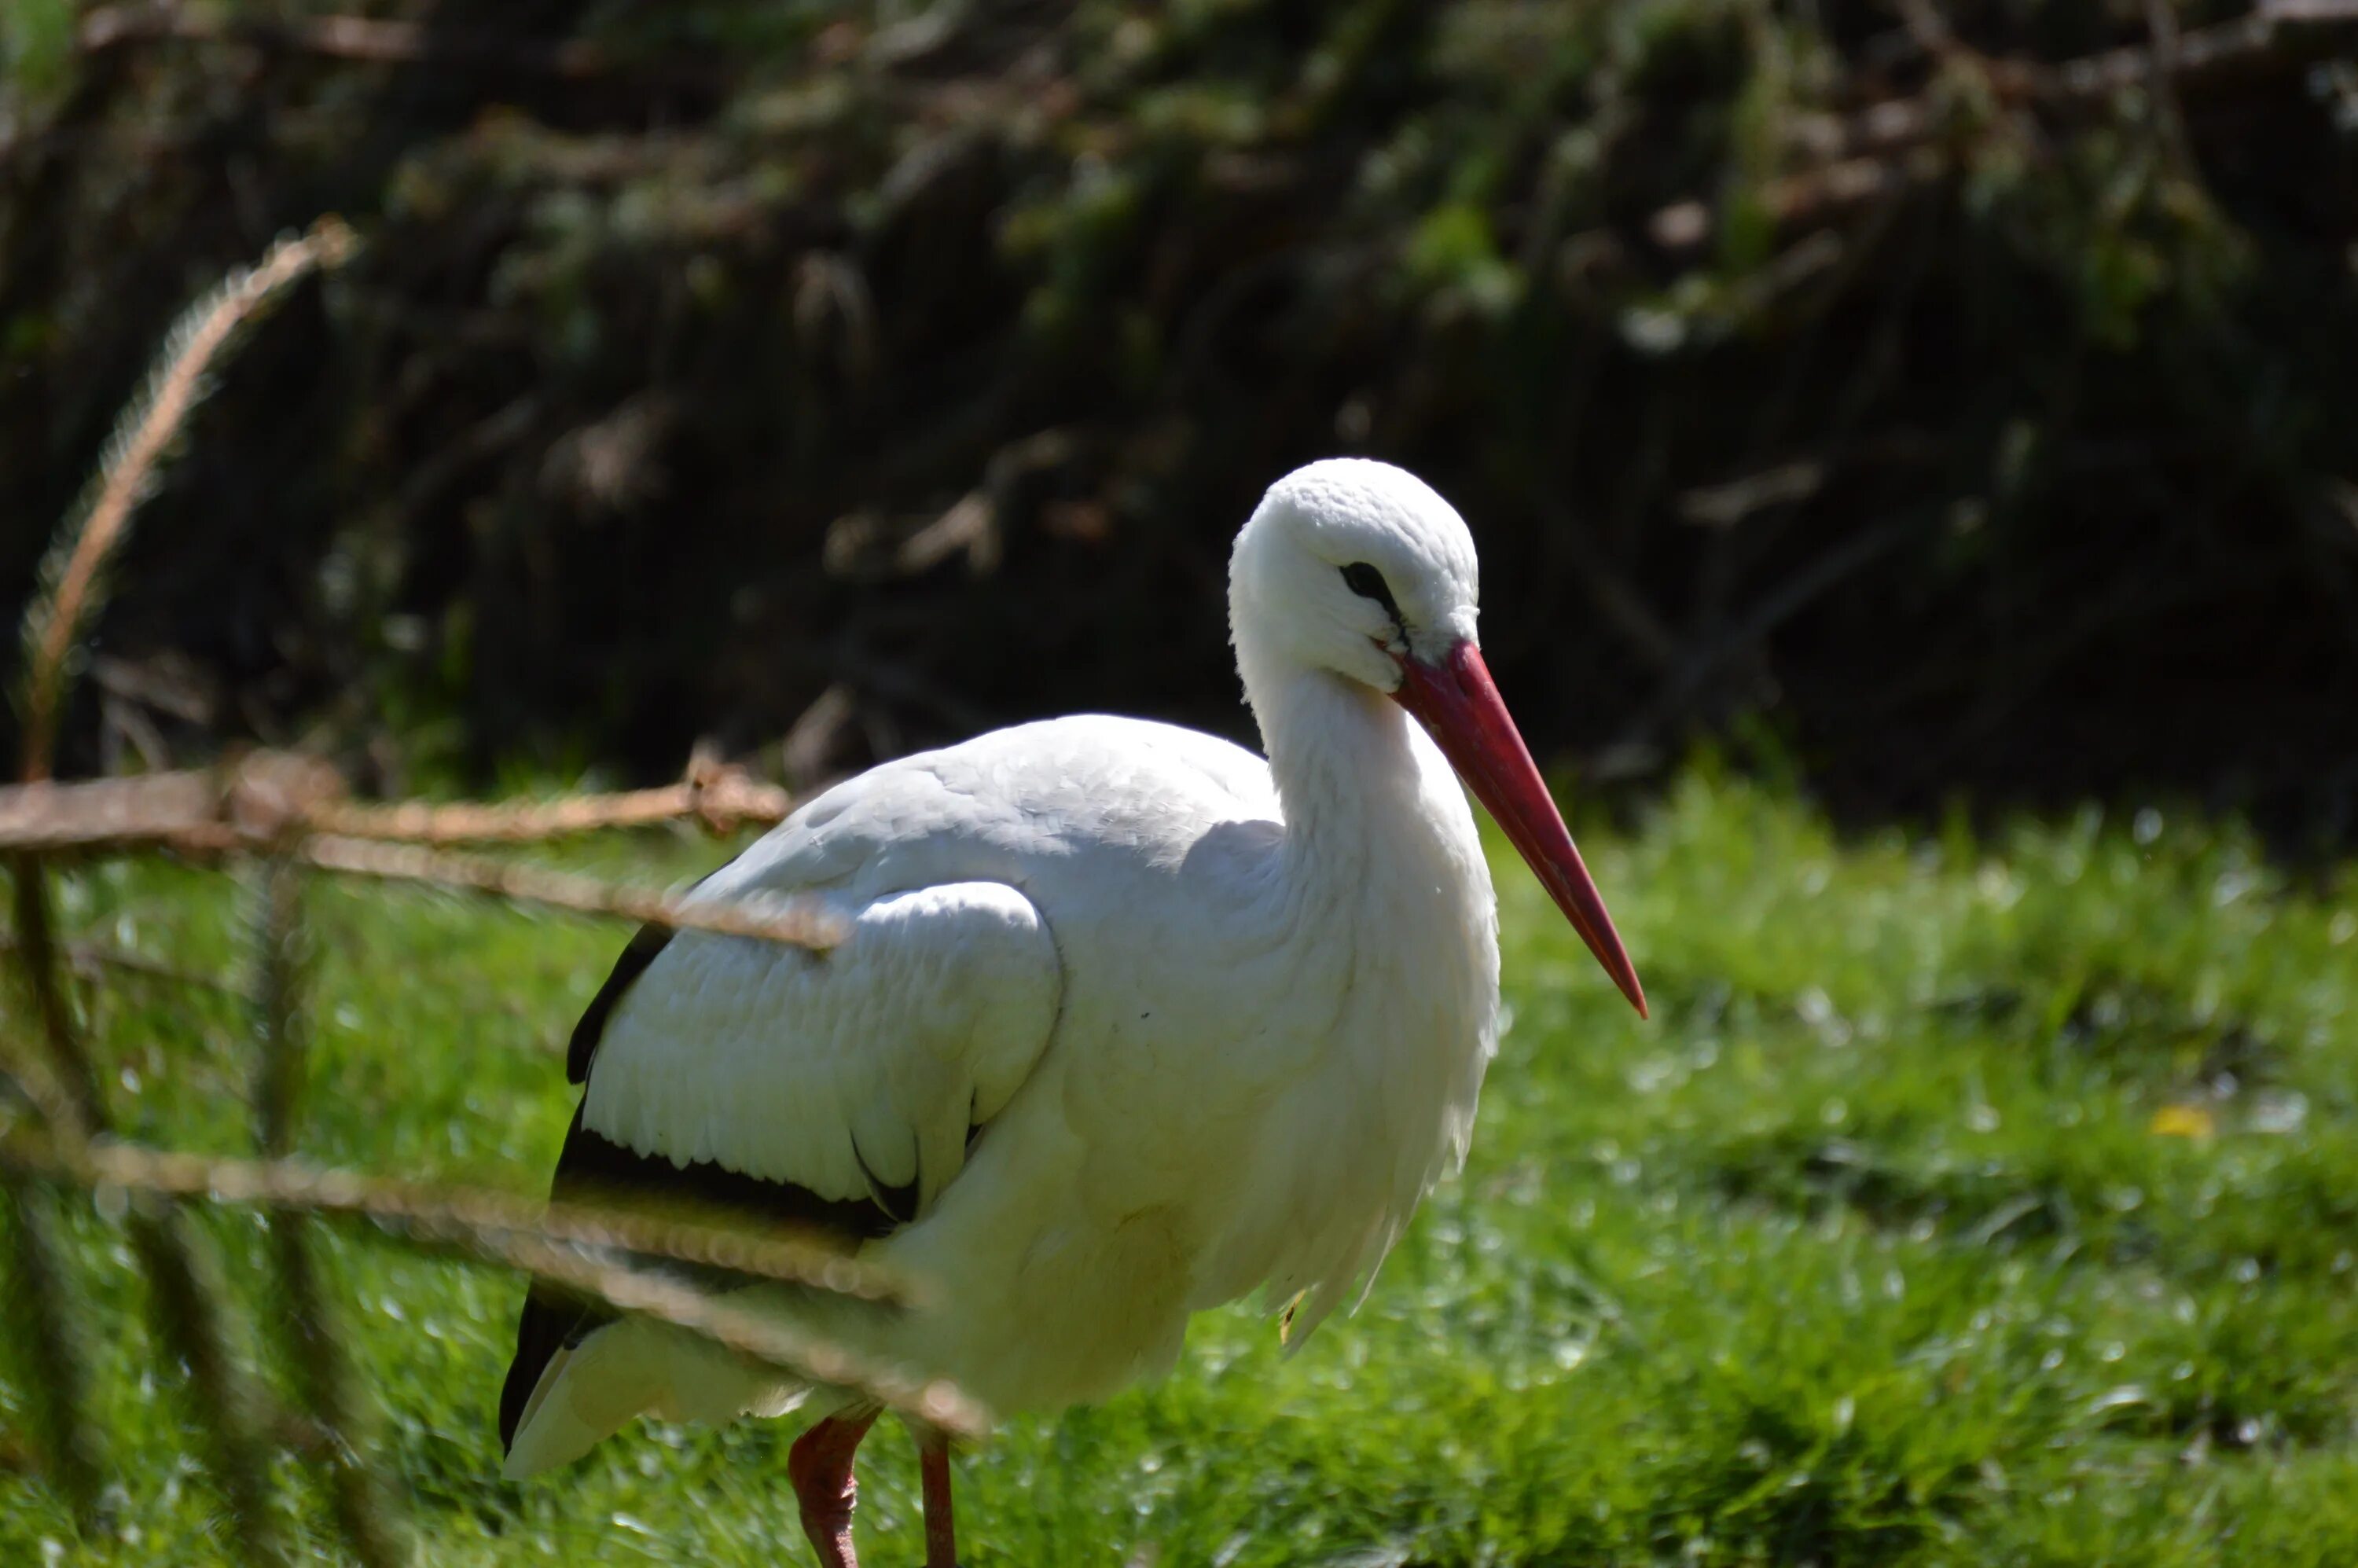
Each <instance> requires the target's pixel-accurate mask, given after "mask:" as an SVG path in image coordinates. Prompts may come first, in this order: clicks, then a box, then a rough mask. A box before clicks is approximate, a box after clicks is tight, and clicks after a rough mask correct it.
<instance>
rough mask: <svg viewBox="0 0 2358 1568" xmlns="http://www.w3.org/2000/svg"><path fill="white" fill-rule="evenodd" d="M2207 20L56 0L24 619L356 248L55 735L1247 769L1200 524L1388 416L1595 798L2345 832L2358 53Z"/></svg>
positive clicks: (371, 772) (820, 768) (415, 764)
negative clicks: (954, 757)
mask: <svg viewBox="0 0 2358 1568" xmlns="http://www.w3.org/2000/svg"><path fill="white" fill-rule="evenodd" d="M2173 3H2174V0H2154V3H2152V4H2125V5H2112V4H2089V3H2070V4H2067V3H2064V0H2006V3H2003V4H1987V3H1981V0H1973V3H1968V4H1963V5H1954V6H1949V7H1945V8H1943V9H1942V10H1941V11H1940V12H1939V13H1938V14H1937V15H1936V14H1935V13H1934V11H1933V10H1932V9H1931V8H1930V7H1929V6H1926V5H1920V4H1914V3H1912V0H1911V3H1910V4H1909V5H1900V6H1893V5H1885V4H1880V3H1876V4H1862V3H1855V0H1818V3H1815V4H1809V3H1785V0H1611V3H1604V0H1600V3H1598V4H1595V5H1562V4H1555V3H1552V0H1527V3H1512V0H1472V3H1468V4H1462V5H1448V6H1442V5H1418V4H1408V3H1402V0H1336V3H1332V4H1308V3H1282V0H1271V3H1263V4H1249V3H1243V0H1192V3H1185V4H1172V5H1126V4H1115V3H1112V0H1083V3H1081V4H1077V5H1039V4H1021V3H1016V4H982V3H974V4H959V3H957V0H943V3H939V4H936V5H930V6H921V5H914V4H910V5H883V4H878V5H851V6H838V5H817V4H799V3H794V0H761V3H752V0H742V3H741V0H692V3H680V0H664V3H660V4H658V3H655V0H602V3H596V4H578V3H566V0H529V3H517V4H509V5H500V6H479V5H456V4H442V5H435V4H425V3H419V0H406V3H399V4H386V5H357V4H353V5H349V6H330V5H291V4H289V5H262V4H251V5H249V4H240V5H225V6H216V7H212V8H211V9H205V10H199V9H198V8H196V7H192V6H189V7H183V6H171V5H165V6H158V7H139V6H127V7H112V6H110V7H100V8H96V9H92V8H88V7H82V8H77V7H74V6H72V5H69V4H66V3H65V0H19V3H18V5H17V6H16V11H15V13H14V16H15V23H16V26H15V27H14V30H13V32H14V36H13V38H12V39H11V42H10V47H11V49H12V57H11V59H10V61H9V66H8V71H9V75H8V78H7V83H8V84H7V87H6V90H5V91H6V98H5V116H0V518H5V535H0V580H5V590H6V591H7V592H8V593H9V594H10V595H12V596H14V597H15V598H16V599H19V600H20V599H21V598H22V596H23V595H24V593H25V592H26V591H27V589H28V587H29V584H30V582H31V579H32V571H33V567H34V563H35V561H36V560H37V558H38V554H39V552H40V549H41V547H42V546H43V543H44V541H45V539H46V537H47V535H48V532H49V527H50V526H51V524H52V523H53V521H54V520H55V519H56V518H57V517H58V516H59V514H60V513H62V512H63V511H64V510H65V509H66V507H67V506H68V504H69V503H70V500H71V498H72V496H73V495H74V493H75V492H76V491H77V490H78V489H79V487H80V486H81V483H82V481H83V478H84V476H85V474H86V473H87V471H88V470H89V469H90V467H91V465H92V461H93V460H94V456H95V454H96V452H97V450H98V449H99V446H100V444H101V442H102V440H103V436H104V433H105V431H106V428H107V426H108V422H109V420H110V419H111V417H112V416H113V414H114V409H115V408H116V407H117V406H118V405H119V404H120V403H121V402H122V400H123V399H124V396H125V395H127V393H128V392H129V391H130V390H131V389H132V388H133V387H134V385H135V384H136V382H137V379H138V376H139V374H140V372H141V369H142V367H143V365H144V364H145V362H146V359H147V356H148V354H149V353H150V351H152V349H153V347H154V345H155V342H156V340H157V335H158V334H159V332H160V331H161V330H163V329H164V327H165V326H166V325H167V324H168V321H169V320H170V319H171V317H172V315H173V314H174V312H175V311H176V310H177V309H178V308H179V307H180V305H181V304H182V303H183V302H184V301H185V300H186V299H188V298H189V297H191V296H192V295H194V294H195V293H197V292H199V291H200V290H201V289H202V288H203V287H205V286H207V285H208V284H209V283H210V282H211V280H212V279H213V278H214V277H216V276H219V274H220V273H221V272H222V271H223V270H224V269H225V268H226V267H228V266H230V265H235V264H238V263H241V262H243V261H245V260H248V259H250V258H251V257H252V256H253V255H254V254H257V253H258V252H259V251H260V250H261V249H262V248H263V247H264V245H265V243H267V242H268V240H269V239H270V237H271V236H272V235H273V234H275V233H276V232H280V231H282V230H284V229H287V228H288V227H294V226H300V225H302V224H304V223H306V222H309V221H310V220H311V219H312V218H313V217H314V216H315V215H316V214H318V213H319V212H321V211H338V212H341V213H342V214H343V215H344V216H345V217H346V218H348V219H349V220H350V221H351V222H352V223H353V224H354V225H355V226H356V227H357V228H358V229H359V230H360V231H361V232H362V234H363V236H364V237H365V238H366V240H367V242H368V248H367V250H366V252H365V253H364V254H363V255H362V257H361V259H360V260H359V261H357V262H356V263H354V264H353V265H352V266H351V267H349V268H347V269H346V270H345V271H344V272H342V273H341V274H340V275H339V276H336V277H335V278H333V279H332V280H330V282H328V283H326V284H324V285H319V286H313V287H308V288H307V289H306V291H305V292H304V293H303V294H302V295H301V296H300V297H297V299H296V300H295V301H294V302H292V304H291V305H290V306H289V308H287V309H285V310H283V311H281V312H280V313H279V314H278V316H277V317H276V318H275V319H273V320H272V321H271V322H270V323H269V324H268V325H267V327H266V328H265V330H263V331H262V332H261V334H260V335H259V337H258V338H257V339H256V341H254V343H253V344H252V345H251V347H250V348H249V349H248V350H247V351H246V352H245V353H244V354H243V356H242V357H241V358H240V359H239V360H238V361H237V362H235V363H234V364H233V367H232V368H231V370H230V371H229V373H227V375H226V376H225V378H224V380H223V383H222V386H221V387H220V389H219V391H218V393H217V395H215V396H214V398H213V399H212V401H211V403H210V404H209V405H208V406H206V407H205V408H204V409H203V410H202V411H201V412H200V416H199V417H198V420H197V422H196V427H195V429H194V432H193V435H192V438H191V442H190V446H189V451H188V454H187V456H186V457H185V459H184V460H182V461H181V462H179V463H178V465H177V466H176V467H175V468H174V469H173V470H170V473H169V475H168V480H167V481H166V484H165V488H164V489H163V491H162V492H160V493H159V494H158V495H157V498H156V500H155V501H154V502H153V503H151V504H150V506H149V508H148V510H147V511H146V513H145V514H143V516H142V519H141V522H140V525H139V533H138V535H137V537H136V539H135V542H134V544H133V546H132V548H131V550H130V553H129V555H128V557H127V558H126V561H125V563H124V591H123V592H122V593H121V594H120V596H119V597H118V599H117V600H116V601H115V603H114V606H113V607H112V608H111V610H110V611H109V612H108V617H107V619H106V620H105V622H103V625H102V627H101V629H100V637H99V639H98V642H97V644H96V650H97V659H96V664H95V667H94V670H93V674H94V675H95V676H96V677H97V678H96V679H94V680H92V681H91V682H88V683H85V686H84V687H83V690H84V693H85V697H84V699H83V706H82V708H81V709H80V710H78V711H77V713H76V714H75V715H74V724H73V726H72V728H71V730H70V748H69V761H70V763H72V764H73V765H74V767H75V768H76V769H78V770H84V769H91V768H96V767H99V766H102V765H121V764H122V763H123V762H124V760H125V759H138V758H140V757H142V756H143V755H144V756H146V758H147V759H148V760H150V761H156V760H160V759H162V758H164V757H167V756H168V757H170V758H172V759H174V760H181V759H183V758H185V757H186V756H187V755H188V754H189V753H190V752H200V751H201V750H202V749H204V748H205V747H206V746H209V745H211V744H213V743H216V742H217V741H219V740H221V739H222V738H224V737H238V736H248V735H251V736H259V737H262V738H265V739H268V740H273V741H290V740H296V741H307V742H308V743H312V744H316V745H320V746H323V747H326V748H328V749H329V750H330V751H331V752H333V753H334V754H336V755H338V756H339V757H340V758H341V759H342V760H344V761H345V762H348V763H350V764H352V766H354V767H355V768H356V769H357V770H359V771H360V772H361V773H362V776H363V777H364V778H366V779H369V780H371V781H372V782H373V783H375V784H379V785H381V786H384V787H405V786H408V785H412V784H418V783H421V782H424V783H433V782H436V781H445V782H464V783H481V782H482V780H483V779H484V777H485V776H486V775H492V774H497V773H501V772H503V771H504V770H509V769H523V770H527V771H545V770H547V769H551V768H558V769H564V768H572V767H578V766H580V765H583V764H586V763H598V764H605V765H608V766H610V767H611V770H612V771H614V772H617V773H625V774H631V775H655V774H664V773H671V772H673V771H675V770H676V767H677V765H678V762H679V759H680V758H681V756H682V755H683V754H684V753H685V752H686V750H687V747H688V745H689V743H690V742H691V741H693V740H695V739H696V738H698V737H699V736H710V737H712V738H714V739H716V740H718V741H720V742H721V743H722V744H724V745H725V746H726V747H728V748H730V749H731V750H735V751H748V750H752V749H754V748H756V747H769V746H771V745H772V744H773V743H774V742H776V741H779V739H780V738H781V737H786V738H787V739H786V746H785V753H786V754H785V755H784V758H783V759H780V758H779V757H778V756H777V754H776V753H775V752H772V753H771V757H772V760H773V763H776V764H778V765H783V766H784V768H785V770H786V771H787V772H788V773H790V774H792V775H795V776H796V777H798V778H809V777H815V776H818V775H820V774H824V773H829V772H833V771H838V770H840V769H842V768H845V767H849V766H853V765H857V764H858V763H860V762H863V761H865V760H866V759H867V758H869V757H870V756H872V755H875V754H878V753H886V752H896V751H900V750H904V749H907V748H909V747H913V746H915V745H919V744H923V743H927V742H931V741H939V740H944V739H948V738H955V737H957V736H959V735H962V734H965V733H968V732H971V731H972V730H976V729H978V728H980V727H982V726H985V725H988V724H991V723H995V722H1001V721H1005V720H1009V719H1020V718H1023V717H1027V716H1032V715H1037V714H1043V713H1048V712H1053V711H1057V710H1063V709H1068V708H1115V709H1120V710H1125V711H1131V712H1141V713H1149V714H1154V715H1159V716H1163V717H1169V718H1174V719H1183V720H1187V721H1192V722H1197V723H1202V724H1206V725H1208V726H1210V727H1213V728H1216V729H1220V730H1227V731H1228V732H1231V733H1240V732H1242V731H1243V730H1244V729H1245V718H1244V715H1243V714H1242V712H1241V711H1240V709H1239V708H1238V706H1237V704H1236V694H1235V685H1234V677H1233V675H1232V673H1231V671H1230V669H1229V666H1228V660H1227V655H1226V650H1225V646H1224V643H1225V626H1224V623H1223V616H1222V613H1221V592H1222V588H1223V581H1224V569H1225V555H1226V547H1227V544H1228V538H1229V536H1230V535H1231V533H1232V532H1233V530H1234V528H1235V526H1236V524H1238V521H1239V520H1240V519H1241V518H1242V517H1243V515H1244V514H1246V512H1248V511H1249V508H1250V507H1251V505H1252V503H1253V502H1254V500H1255V498H1256V497H1257V495H1258V493H1259V492H1260V489H1261V488H1262V487H1263V486H1265V485H1266V484H1267V483H1268V482H1269V481H1271V480H1272V479H1274V478H1275V477H1276V476H1277V475H1278V474H1280V473H1281V472H1282V471H1283V470H1286V469H1287V468H1288V467H1290V466H1292V465H1293V464H1294V463H1297V462H1299V461H1302V460H1305V459H1308V458H1312V457H1314V456H1320V455H1325V454H1328V453H1333V452H1364V453H1369V454H1374V455H1379V456H1383V457H1387V458H1390V459H1393V460H1398V461H1400V462H1402V463H1405V464H1407V465H1409V466H1411V467H1412V468H1414V469H1415V470H1418V471H1419V472H1421V473H1422V474H1423V475H1424V476H1425V477H1426V478H1427V479H1429V480H1431V481H1433V483H1434V484H1435V485H1436V486H1437V487H1439V488H1440V489H1441V490H1442V491H1443V492H1444V493H1445V494H1447V495H1449V496H1450V497H1451V498H1452V499H1453V500H1454V501H1455V503H1457V504H1458V506H1459V507H1460V509H1461V510H1462V511H1464V512H1465V514H1466V516H1467V517H1468V519H1469V520H1470V522H1471V523H1472V524H1473V526H1474V528H1475V532H1476V537H1477V538H1478V540H1479V541H1480V543H1481V546H1482V548H1483V552H1484V562H1485V565H1486V567H1487V573H1486V585H1485V586H1486V626H1487V643H1488V646H1489V649H1490V652H1491V654H1492V662H1493V665H1494V667H1496V668H1497V669H1498V673H1499V676H1500V679H1501V684H1502V685H1503V686H1504V687H1505V688H1506V690H1507V692H1508V695H1509V698H1510V699H1511V701H1512V702H1513V704H1514V706H1515V707H1516V708H1517V710H1518V712H1519V714H1520V717H1521V718H1522V719H1523V721H1524V723H1525V725H1526V728H1527V730H1529V731H1530V733H1531V737H1532V739H1533V741H1534V744H1535V745H1536V746H1538V747H1539V748H1540V749H1541V750H1542V751H1543V752H1554V753H1555V754H1557V755H1560V756H1562V757H1563V758H1565V759H1566V760H1568V761H1577V762H1580V763H1582V764H1583V765H1584V766H1585V770H1586V772H1587V773H1588V774H1589V775H1590V776H1591V777H1593V778H1600V779H1602V778H1617V777H1638V778H1643V777H1645V776H1647V775H1649V774H1650V773H1653V772H1655V771H1656V770H1659V769H1660V768H1661V767H1662V766H1664V765H1667V764H1668V763H1670V762H1674V761H1675V760H1676V759H1677V757H1678V756H1679V755H1680V754H1682V752H1683V751H1684V750H1685V749H1686V748H1687V747H1688V746H1689V745H1690V744H1692V743H1693V741H1694V739H1695V738H1696V737H1698V736H1709V735H1716V734H1725V733H1728V732H1730V731H1731V730H1734V731H1735V732H1736V733H1743V734H1752V735H1756V736H1757V735H1768V736H1772V737H1774V738H1775V739H1774V750H1775V751H1776V752H1778V753H1779V754H1781V755H1783V756H1787V757H1790V759H1792V760H1794V761H1795V762H1798V763H1799V765H1800V766H1801V768H1802V769H1803V771H1804V772H1805V773H1806V774H1807V775H1808V776H1810V777H1811V778H1812V779H1813V780H1814V781H1816V782H1817V784H1819V785H1820V786H1821V787H1822V788H1823V790H1824V791H1825V792H1826V793H1827V795H1829V796H1830V797H1831V798H1833V799H1834V800H1835V801H1837V802H1840V803H1844V804H1847V805H1851V806H1862V807H1867V808H1872V809H1877V810H1884V809H1898V810H1903V811H1915V810H1920V809H1924V808H1927V807H1931V806H1937V805H1938V804H1939V803H1941V802H1942V801H1943V800H1944V799H1946V798H1949V797H1950V796H1952V795H1953V794H1955V793H1957V792H1960V791H1972V792H1974V793H1975V794H1976V795H1978V796H1979V797H1980V798H1983V799H1985V800H1990V801H2006V800H2034V801H2037V800H2054V799H2059V798H2069V797H2071V796H2074V795H2081V794H2084V793H2091V792H2093V793H2096V794H2099V795H2119V794H2122V793H2125V792H2132V791H2136V792H2143V791H2151V790H2161V791H2165V792H2178V793H2190V794H2195V795H2201V796H2202V797H2204V798H2206V799H2207V800H2209V801H2210V802H2212V803H2213V804H2223V805H2227V806H2235V807H2239V808H2242V809H2246V810H2250V811H2253V812H2255V814H2257V815H2258V816H2260V817H2261V818H2262V819H2263V820H2265V821H2267V822H2269V823H2270V824H2271V825H2272V826H2277V827H2281V828H2284V829H2285V830H2287V831H2288V832H2292V833H2295V834H2297V835H2299V836H2301V837H2303V838H2310V839H2312V840H2313V839H2315V838H2318V837H2320V836H2321V837H2323V838H2331V839H2346V838H2347V836H2348V834H2349V833H2350V832H2351V831H2352V830H2353V827H2358V726H2353V722H2352V720H2351V718H2350V713H2351V706H2352V705H2351V695H2350V694H2351V693H2352V692H2353V690H2358V437H2353V431H2358V353H2353V345H2358V249H2353V245H2358V70H2353V66H2352V64H2351V61H2352V59H2353V58H2358V55H2353V41H2354V40H2353V34H2352V33H2351V32H2350V31H2348V30H2345V29H2343V28H2342V27H2340V26H2339V25H2338V24H2336V23H2335V22H2333V21H2332V20H2331V19H2330V18H2329V19H2326V20H2318V21H2300V22H2295V21H2287V22H2284V23H2281V24H2279V25H2276V26H2274V27H2264V26H2262V25H2261V24H2260V23H2258V22H2255V21H2254V20H2252V19H2251V18H2250V17H2248V16H2245V15H2244V13H2243V12H2242V11H2241V10H2240V9H2239V8H2238V7H2236V6H2234V5H2218V4H2210V3H2208V0H2202V3H2194V4H2179V5H2177V6H2176V9H2175V10H2172V9H2171V8H2170V6H2171V5H2172V4H2173ZM2311 9H2312V10H2320V9H2321V10H2326V11H2331V10H2332V9H2334V7H2333V6H2332V5H2313V6H2312V7H2311ZM2069 62H2079V63H2077V64H2076V65H2074V64H2071V63H2069Z"/></svg>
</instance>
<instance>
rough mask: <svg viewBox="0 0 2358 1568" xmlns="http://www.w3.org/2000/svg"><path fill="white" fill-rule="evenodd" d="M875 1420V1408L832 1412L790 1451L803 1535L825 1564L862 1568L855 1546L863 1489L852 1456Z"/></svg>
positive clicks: (836, 1567) (828, 1567)
mask: <svg viewBox="0 0 2358 1568" xmlns="http://www.w3.org/2000/svg"><path fill="white" fill-rule="evenodd" d="M875 1424H876V1412H875V1411H867V1412H866V1413H865V1414H855V1415H831V1416H828V1417H827V1419H826V1420H825V1421H822V1422H819V1423H818V1424H817V1426H814V1427H812V1428H811V1429H810V1430H809V1431H808V1432H806V1433H803V1434H802V1435H801V1436H800V1437H798V1438H796V1439H795V1445H794V1447H793V1448H792V1449H790V1450H788V1452H787V1454H786V1476H787V1477H788V1478H789V1479H790V1480H792V1481H793V1482H794V1484H795V1501H796V1502H798V1503H800V1504H801V1505H802V1513H803V1533H804V1534H805V1535H806V1536H808V1537H810V1543H811V1550H812V1551H814V1552H817V1553H818V1561H819V1568H860V1558H859V1556H858V1554H857V1553H855V1552H853V1551H852V1549H851V1510H852V1507H853V1505H854V1503H855V1502H857V1500H858V1494H859V1490H860V1487H859V1484H858V1483H857V1482H855V1481H854V1480H853V1479H852V1478H851V1458H852V1455H853V1454H857V1453H859V1452H860V1439H861V1438H863V1437H865V1436H867V1435H868V1429H869V1428H870V1427H871V1426H873V1425H875Z"/></svg>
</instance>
